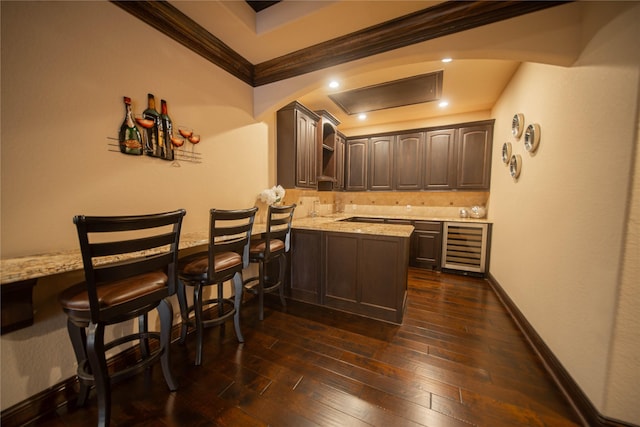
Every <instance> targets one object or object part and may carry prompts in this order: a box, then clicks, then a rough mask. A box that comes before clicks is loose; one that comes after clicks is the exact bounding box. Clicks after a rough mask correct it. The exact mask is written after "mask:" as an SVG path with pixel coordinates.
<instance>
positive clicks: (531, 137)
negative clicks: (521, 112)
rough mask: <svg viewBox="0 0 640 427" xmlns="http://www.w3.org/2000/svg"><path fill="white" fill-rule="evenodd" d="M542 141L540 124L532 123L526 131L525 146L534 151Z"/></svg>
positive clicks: (531, 151)
mask: <svg viewBox="0 0 640 427" xmlns="http://www.w3.org/2000/svg"><path fill="white" fill-rule="evenodd" d="M539 143H540V125H539V124H537V123H533V124H530V125H529V126H528V127H527V131H526V132H525V133H524V148H525V149H526V150H527V151H528V152H530V153H533V152H534V151H536V150H537V149H538V144H539Z"/></svg>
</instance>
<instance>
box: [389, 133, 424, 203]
mask: <svg viewBox="0 0 640 427" xmlns="http://www.w3.org/2000/svg"><path fill="white" fill-rule="evenodd" d="M423 145H424V133H423V132H416V133H407V134H402V135H398V136H397V137H396V147H395V152H394V167H393V170H394V172H395V189H396V190H414V191H416V190H421V189H422V185H421V182H420V181H421V179H422V169H423V164H424V162H422V161H421V159H422V151H423Z"/></svg>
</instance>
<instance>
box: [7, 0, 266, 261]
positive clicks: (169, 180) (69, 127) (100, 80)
mask: <svg viewBox="0 0 640 427" xmlns="http://www.w3.org/2000/svg"><path fill="white" fill-rule="evenodd" d="M98 18H99V19H98ZM147 92H151V93H154V94H155V96H156V102H157V104H158V105H157V108H159V102H160V98H163V99H166V100H167V101H168V105H169V113H170V115H171V117H172V118H173V122H174V124H175V125H177V124H181V123H183V124H187V125H189V126H191V127H193V128H194V129H195V130H196V132H199V133H200V134H201V136H202V142H201V143H200V144H199V145H198V146H197V149H198V151H200V152H201V153H202V157H203V162H202V163H201V164H193V163H184V162H183V163H182V164H181V167H171V165H170V163H169V162H164V161H161V160H159V159H153V158H148V157H143V158H139V157H135V156H125V155H122V154H119V153H115V152H109V151H107V148H108V146H107V143H108V142H109V140H108V139H107V138H108V137H117V132H118V129H119V127H120V124H121V123H122V119H123V115H124V113H123V111H124V108H123V103H122V97H123V96H129V97H131V98H132V100H133V103H134V105H133V106H134V111H135V112H137V113H140V112H142V110H143V109H144V108H146V100H147ZM252 113H253V89H252V88H251V87H250V86H248V85H246V84H244V83H242V82H240V81H239V80H238V79H236V78H233V77H231V76H230V75H229V74H227V73H226V72H224V71H222V70H221V69H219V68H217V67H215V66H214V65H212V64H211V63H209V62H207V61H206V60H204V59H202V58H200V57H199V56H197V55H196V54H194V53H192V52H191V51H189V50H187V49H185V48H183V47H182V46H181V45H179V44H177V43H176V42H174V41H173V40H170V39H169V38H167V37H165V36H163V35H162V34H160V33H159V32H158V31H157V30H154V29H153V28H151V27H149V26H147V25H144V24H141V23H140V21H138V20H137V19H136V18H134V17H133V16H131V15H129V14H128V13H126V12H124V11H122V10H120V9H119V8H118V7H116V6H114V5H113V4H109V3H108V2H3V3H2V208H3V209H2V256H3V257H11V256H18V255H22V254H32V253H38V252H42V251H49V250H52V249H54V250H55V249H61V248H73V247H75V245H76V238H75V235H74V229H73V226H72V225H73V224H72V222H71V218H72V216H73V215H74V214H78V213H83V214H90V213H102V214H115V213H125V212H140V211H142V212H150V211H161V210H170V209H175V208H181V207H184V208H186V209H187V210H188V215H187V217H186V218H185V230H186V231H189V230H191V229H199V228H201V227H202V226H203V224H208V222H207V219H206V215H207V210H208V209H209V208H210V207H212V206H218V207H239V206H252V205H253V204H254V202H255V199H256V195H257V194H258V193H259V192H260V191H261V190H262V189H263V188H265V187H266V186H267V181H268V173H269V170H268V167H269V164H268V163H267V153H268V150H269V147H268V144H269V142H268V126H267V124H266V123H261V122H257V121H256V120H254V119H253V114H252Z"/></svg>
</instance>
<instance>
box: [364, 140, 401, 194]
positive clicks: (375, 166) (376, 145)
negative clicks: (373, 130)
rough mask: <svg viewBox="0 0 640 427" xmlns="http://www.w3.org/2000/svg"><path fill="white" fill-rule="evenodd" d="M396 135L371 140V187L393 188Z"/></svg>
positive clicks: (372, 188) (373, 188) (377, 188)
mask: <svg viewBox="0 0 640 427" xmlns="http://www.w3.org/2000/svg"><path fill="white" fill-rule="evenodd" d="M394 140H395V137H393V136H382V137H376V138H371V139H370V140H369V189H370V190H393V142H394Z"/></svg>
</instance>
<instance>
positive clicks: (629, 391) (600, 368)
mask: <svg viewBox="0 0 640 427" xmlns="http://www.w3.org/2000/svg"><path fill="white" fill-rule="evenodd" d="M584 22H585V32H584V36H585V38H584V48H583V50H582V53H581V55H580V57H579V59H578V61H577V63H576V64H575V65H574V66H572V67H568V68H564V67H555V66H547V65H540V64H523V65H522V66H521V67H520V69H519V70H518V72H517V73H516V75H515V76H514V78H513V79H512V81H511V83H510V84H509V86H508V87H507V88H506V90H505V92H504V93H503V95H502V97H501V99H500V101H499V102H498V104H497V105H496V107H495V108H494V110H493V115H494V116H495V118H496V127H495V131H494V149H493V152H494V154H493V156H494V157H493V158H494V167H493V169H492V179H491V185H492V187H491V190H492V191H491V196H490V205H491V209H490V210H489V218H490V219H491V220H493V221H494V223H495V226H494V228H493V239H492V248H491V260H492V262H491V273H492V275H493V276H494V277H495V278H496V279H497V281H498V282H499V283H500V285H501V286H502V287H503V288H504V289H505V291H506V292H507V293H508V294H509V296H510V297H511V299H512V300H513V301H514V302H515V304H516V305H517V306H518V307H519V309H520V310H521V311H522V312H523V313H524V315H525V316H526V318H527V319H528V320H529V322H530V323H531V324H532V325H533V327H534V328H535V329H536V331H537V332H538V333H539V334H540V336H541V337H542V338H543V339H544V341H545V342H546V344H547V345H548V346H549V347H550V348H551V350H552V351H553V352H554V354H555V355H556V356H557V357H558V359H559V360H560V362H561V363H562V364H563V366H564V367H565V368H566V369H567V370H568V371H569V373H570V374H571V376H572V377H573V378H574V379H575V380H576V381H577V383H578V384H579V385H580V387H581V388H582V390H583V391H584V392H585V393H586V394H587V396H588V397H589V399H590V400H591V401H592V403H593V404H594V405H595V406H596V408H597V409H598V410H599V411H600V412H601V413H603V414H604V415H607V416H611V417H614V418H619V419H622V420H625V421H629V422H633V423H636V424H638V423H640V412H639V409H638V405H637V396H638V388H637V387H638V386H637V385H638V384H639V383H640V378H639V375H640V369H638V368H639V366H638V358H637V354H639V353H640V337H639V336H638V329H637V327H636V328H635V329H634V325H637V305H635V311H634V312H631V311H630V310H631V309H630V306H634V304H633V303H632V301H636V300H637V294H638V286H639V283H640V281H639V280H638V277H637V263H638V262H639V261H638V258H637V257H635V258H634V256H633V254H627V255H630V256H628V257H626V256H625V252H624V251H625V249H624V248H625V247H624V245H625V241H626V240H625V233H627V230H628V227H633V226H636V227H637V223H634V222H633V221H629V220H628V217H627V215H628V212H629V210H628V204H629V200H630V195H631V188H632V187H631V177H632V175H631V174H632V171H633V164H634V161H633V154H634V146H635V145H636V144H637V136H636V132H637V131H636V129H637V120H638V113H637V107H638V89H639V78H640V74H639V67H638V65H639V61H638V52H639V51H638V40H639V39H640V35H639V34H638V25H637V23H638V22H640V4H638V3H637V2H636V3H626V4H623V3H617V4H611V3H609V4H606V5H605V4H604V3H590V4H588V5H587V7H586V8H585V16H584ZM594 28H598V30H597V31H592V29H594ZM515 113H523V114H524V117H525V121H526V123H527V125H528V124H530V123H539V124H540V126H541V135H542V136H541V141H540V147H539V149H538V151H537V152H536V153H535V154H534V155H530V154H528V153H526V152H525V150H524V147H523V141H522V139H520V140H515V139H514V138H513V137H512V136H511V135H510V132H509V131H510V127H511V117H512V116H513V114H515ZM505 141H511V142H512V144H513V147H514V152H515V153H518V154H520V155H521V156H522V159H523V166H522V174H521V176H520V178H519V179H518V181H517V182H514V181H513V179H512V178H511V177H510V176H509V174H508V170H507V168H506V167H505V166H503V165H501V164H500V150H501V146H502V143H503V142H505ZM635 191H636V192H637V191H638V189H637V185H636V188H635ZM634 195H635V193H634ZM631 234H632V237H631V238H632V239H637V229H636V231H635V232H632V233H631ZM634 235H635V237H633V236H634ZM626 250H631V251H633V250H634V249H633V245H632V244H631V245H628V246H627V249H626ZM623 259H627V262H630V263H631V264H632V266H628V267H627V269H626V270H625V271H626V272H627V273H628V274H629V276H635V277H627V278H626V279H625V285H624V288H623V290H624V292H621V285H622V283H621V277H622V270H621V268H622V265H623ZM632 295H635V297H632ZM626 298H635V299H632V300H631V301H629V300H626ZM629 303H631V304H629ZM616 319H618V322H617V323H616ZM614 331H615V333H614ZM614 336H616V337H618V338H620V339H619V340H617V341H616V343H615V345H613V346H611V344H612V340H613V339H614ZM634 355H635V356H634ZM612 372H613V373H615V378H614V377H612V376H611V374H612ZM625 376H626V378H623V377H625ZM613 383H616V385H615V386H614V385H613Z"/></svg>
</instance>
